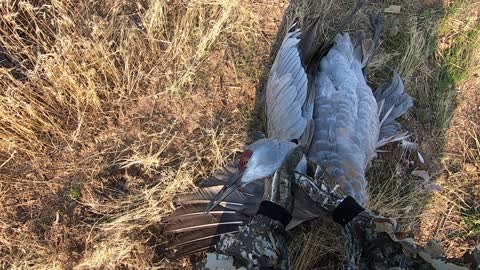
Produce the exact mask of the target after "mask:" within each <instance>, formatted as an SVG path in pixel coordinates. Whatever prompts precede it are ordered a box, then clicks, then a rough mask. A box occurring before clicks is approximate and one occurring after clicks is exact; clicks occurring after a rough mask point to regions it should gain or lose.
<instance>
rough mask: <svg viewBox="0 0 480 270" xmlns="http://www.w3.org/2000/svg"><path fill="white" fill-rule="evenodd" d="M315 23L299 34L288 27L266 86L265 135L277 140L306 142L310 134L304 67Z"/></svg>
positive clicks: (309, 101)
mask: <svg viewBox="0 0 480 270" xmlns="http://www.w3.org/2000/svg"><path fill="white" fill-rule="evenodd" d="M317 23H318V20H317V21H315V22H314V23H312V24H311V25H310V26H309V27H307V28H306V29H305V31H304V32H301V31H300V30H299V29H294V28H295V26H293V27H291V28H290V31H289V32H288V33H287V35H286V36H285V38H284V39H283V42H282V45H281V46H280V49H279V51H278V53H277V56H276V58H275V61H274V63H273V66H272V68H271V70H270V75H269V78H268V82H267V87H266V100H265V109H266V118H267V136H268V137H269V138H273V139H279V140H287V141H290V140H295V139H296V140H299V141H300V140H304V141H307V142H308V138H309V137H311V132H313V125H312V124H313V122H312V114H313V92H312V91H309V89H312V88H310V87H309V83H308V81H309V80H308V79H309V76H308V74H307V69H308V65H309V63H310V60H311V59H312V58H313V56H314V52H315V49H314V48H313V43H314V39H315V35H316V30H317Z"/></svg>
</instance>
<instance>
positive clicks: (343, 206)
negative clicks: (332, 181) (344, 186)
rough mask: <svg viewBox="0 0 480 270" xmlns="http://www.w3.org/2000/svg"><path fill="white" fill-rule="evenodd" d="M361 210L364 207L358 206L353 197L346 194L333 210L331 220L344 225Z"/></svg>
mask: <svg viewBox="0 0 480 270" xmlns="http://www.w3.org/2000/svg"><path fill="white" fill-rule="evenodd" d="M363 210H365V209H364V208H363V207H362V206H360V205H359V204H358V203H357V201H355V199H354V198H352V197H350V196H348V197H346V198H345V199H344V200H343V201H342V202H341V203H340V204H339V205H338V206H337V208H335V210H333V213H332V216H333V220H334V221H335V222H337V223H338V224H340V225H342V226H345V225H347V224H348V222H350V221H351V220H352V219H354V218H355V217H356V216H357V215H358V214H360V213H361V212H363Z"/></svg>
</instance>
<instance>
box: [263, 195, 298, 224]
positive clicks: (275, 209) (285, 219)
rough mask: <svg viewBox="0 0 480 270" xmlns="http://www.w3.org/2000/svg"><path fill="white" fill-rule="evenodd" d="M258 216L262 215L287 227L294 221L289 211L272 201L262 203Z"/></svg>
mask: <svg viewBox="0 0 480 270" xmlns="http://www.w3.org/2000/svg"><path fill="white" fill-rule="evenodd" d="M258 214H262V215H264V216H266V217H268V218H271V219H273V220H277V221H280V222H281V223H282V224H283V226H285V227H286V226H287V224H288V223H290V221H291V220H292V215H291V214H290V213H289V212H288V211H287V209H285V208H283V207H281V206H280V205H278V204H276V203H273V202H271V201H262V202H261V203H260V207H259V208H258V211H257V215H258Z"/></svg>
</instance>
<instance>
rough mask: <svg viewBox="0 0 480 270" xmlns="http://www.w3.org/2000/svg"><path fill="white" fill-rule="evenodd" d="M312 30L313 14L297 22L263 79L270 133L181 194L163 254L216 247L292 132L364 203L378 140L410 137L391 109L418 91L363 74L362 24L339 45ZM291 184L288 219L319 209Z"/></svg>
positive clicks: (246, 213)
mask: <svg viewBox="0 0 480 270" xmlns="http://www.w3.org/2000/svg"><path fill="white" fill-rule="evenodd" d="M315 31H316V23H315V24H314V25H312V26H310V27H308V28H307V31H305V32H304V33H302V32H301V31H300V30H298V29H295V28H293V27H292V28H291V29H290V30H289V32H288V33H287V34H286V37H285V39H284V40H283V42H282V45H281V47H280V49H279V51H278V54H277V56H276V59H275V61H274V64H273V66H272V68H271V71H270V75H269V78H268V82H267V86H266V100H265V102H266V108H265V109H266V118H267V135H268V139H263V140H260V141H257V142H255V143H254V144H252V145H250V146H248V147H247V150H248V151H250V153H248V154H249V155H248V157H247V158H245V157H244V156H243V155H242V156H241V157H240V161H237V162H236V163H234V164H233V166H229V167H227V168H226V169H224V170H221V171H220V172H217V173H216V174H215V175H214V177H211V178H209V179H207V180H205V181H203V182H202V183H200V187H201V189H199V190H198V191H196V192H195V193H193V194H184V195H180V196H178V197H177V198H176V199H175V201H174V205H175V206H176V207H177V209H176V210H175V212H173V213H172V215H171V216H169V217H167V218H165V219H163V222H164V223H165V232H166V234H168V235H173V239H172V240H170V241H169V242H168V243H166V244H165V246H164V248H165V254H167V255H170V256H174V257H177V256H182V255H185V254H189V253H191V252H196V251H199V250H203V249H206V248H209V247H212V246H213V245H214V244H215V243H216V241H218V238H219V235H221V234H223V233H227V232H235V231H236V230H237V228H238V225H240V224H244V223H245V221H246V220H248V217H251V216H253V215H254V214H255V213H256V211H257V209H258V206H259V204H260V201H261V199H262V195H263V181H262V179H264V177H266V176H269V175H271V174H273V172H274V171H275V170H276V169H278V166H280V164H281V162H282V161H283V159H284V158H285V157H286V155H287V154H288V152H289V150H291V149H293V148H294V147H295V144H294V143H291V142H290V141H291V140H299V141H300V142H302V143H303V144H304V145H305V147H306V149H307V151H306V157H307V158H308V159H310V160H312V161H314V162H315V163H316V164H317V165H319V166H320V167H321V168H322V169H323V170H324V171H325V175H326V176H327V177H331V178H332V179H333V180H334V181H335V182H336V183H337V184H338V185H339V187H340V190H342V191H343V192H344V194H345V195H350V196H352V197H353V198H355V199H356V200H357V202H359V203H360V204H361V205H364V206H365V205H366V202H367V181H366V179H365V171H366V170H367V167H368V164H369V163H370V161H371V160H372V159H373V158H374V156H375V153H376V150H377V148H378V147H380V146H383V145H384V144H386V143H388V142H392V141H396V140H399V139H401V138H404V137H405V134H399V129H398V128H399V125H398V123H397V122H396V121H395V119H396V118H398V117H399V116H401V115H402V114H404V113H405V112H406V111H407V110H408V108H409V107H411V106H412V100H411V98H410V96H408V94H406V93H405V92H404V89H403V84H402V82H401V79H400V77H399V76H398V74H395V75H394V77H393V79H392V82H391V83H390V84H384V85H382V86H381V87H380V88H379V89H378V90H377V91H376V93H375V96H374V94H373V92H372V89H371V88H370V87H369V86H368V85H367V83H366V79H365V76H364V74H366V72H365V71H366V65H367V64H368V62H369V61H370V58H371V56H372V54H373V51H374V49H375V43H374V42H372V41H371V40H369V39H366V38H365V35H364V34H362V33H357V34H356V35H355V39H354V41H353V42H352V40H351V39H350V36H349V34H347V33H342V34H338V35H337V36H336V37H335V39H334V43H333V46H331V47H330V46H323V47H321V48H320V49H319V50H314V49H312V48H313V46H312V43H313V40H314V39H315V38H314V37H315ZM377 34H378V33H377ZM326 48H327V49H328V48H330V49H329V50H327V49H326ZM315 52H316V53H315ZM312 59H313V60H312ZM320 59H321V60H320ZM246 152H247V151H246ZM305 164H306V160H305V159H303V160H302V162H301V163H300V164H299V166H297V171H299V172H301V173H306V165H305ZM293 192H294V195H293V197H294V200H295V202H294V210H293V214H292V217H293V219H292V221H291V222H290V224H289V225H288V228H287V229H290V228H292V227H294V226H296V225H298V224H300V223H301V222H303V221H305V220H308V219H311V218H315V217H317V216H318V215H320V214H321V213H322V212H323V210H322V209H318V208H317V207H315V204H314V203H313V202H312V201H311V200H310V199H309V198H308V197H307V196H306V195H305V194H304V193H303V192H301V191H299V190H298V189H296V188H295V187H294V188H293ZM207 206H208V209H209V210H210V212H209V213H208V214H206V215H205V214H204V211H202V210H204V209H205V207H207ZM202 215H203V216H202Z"/></svg>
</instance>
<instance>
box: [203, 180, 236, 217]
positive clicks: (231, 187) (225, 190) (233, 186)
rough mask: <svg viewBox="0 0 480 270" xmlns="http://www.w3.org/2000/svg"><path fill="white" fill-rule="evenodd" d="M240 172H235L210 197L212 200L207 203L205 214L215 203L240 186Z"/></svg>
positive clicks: (217, 203) (218, 202)
mask: <svg viewBox="0 0 480 270" xmlns="http://www.w3.org/2000/svg"><path fill="white" fill-rule="evenodd" d="M242 175H243V174H242V173H240V172H237V173H235V174H234V175H233V176H232V178H231V179H230V181H228V183H227V184H226V185H224V186H223V188H222V189H221V190H220V191H219V192H218V193H217V194H216V195H215V196H214V197H213V198H212V200H211V201H210V202H209V203H208V204H207V208H206V209H205V214H208V213H209V212H210V211H212V210H213V209H214V208H215V207H217V205H219V204H220V203H221V202H222V201H223V200H225V198H227V197H228V196H229V195H230V194H232V193H233V192H234V191H235V190H237V189H238V188H240V187H241V186H242V181H241V179H242Z"/></svg>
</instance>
